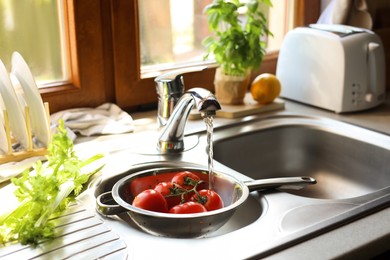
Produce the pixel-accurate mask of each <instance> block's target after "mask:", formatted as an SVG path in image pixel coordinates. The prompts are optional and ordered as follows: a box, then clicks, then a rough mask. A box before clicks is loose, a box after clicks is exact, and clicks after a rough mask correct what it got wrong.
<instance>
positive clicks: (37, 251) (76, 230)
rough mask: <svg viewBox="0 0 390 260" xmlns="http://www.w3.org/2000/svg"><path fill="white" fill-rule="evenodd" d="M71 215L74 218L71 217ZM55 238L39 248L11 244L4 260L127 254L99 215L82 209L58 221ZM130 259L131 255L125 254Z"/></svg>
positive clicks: (3, 256) (2, 249)
mask: <svg viewBox="0 0 390 260" xmlns="http://www.w3.org/2000/svg"><path fill="white" fill-rule="evenodd" d="M68 213H70V215H67V214H68ZM51 221H53V223H55V224H56V225H57V226H56V229H55V231H54V232H55V237H54V238H53V239H51V240H47V241H42V242H41V243H39V244H38V245H37V246H32V245H21V244H19V243H14V244H9V245H7V246H5V247H3V248H1V252H0V258H2V259H34V258H39V259H64V258H68V257H77V258H79V259H80V257H79V256H78V254H81V255H82V256H83V257H82V258H81V259H84V258H87V259H96V258H100V257H104V256H105V255H110V254H111V253H115V252H119V251H121V250H122V251H126V250H125V249H126V247H127V246H126V244H125V243H124V242H123V241H121V240H120V239H119V236H118V235H116V234H115V233H114V232H112V230H111V228H109V227H108V226H106V225H105V224H104V222H103V221H102V220H101V219H100V218H98V217H97V216H96V215H95V214H91V213H90V212H88V211H86V210H85V209H83V208H82V207H80V206H78V207H75V208H73V209H71V210H70V211H69V212H66V213H65V216H59V217H58V218H57V217H56V218H54V219H53V220H51ZM121 254H122V255H127V252H122V253H121Z"/></svg>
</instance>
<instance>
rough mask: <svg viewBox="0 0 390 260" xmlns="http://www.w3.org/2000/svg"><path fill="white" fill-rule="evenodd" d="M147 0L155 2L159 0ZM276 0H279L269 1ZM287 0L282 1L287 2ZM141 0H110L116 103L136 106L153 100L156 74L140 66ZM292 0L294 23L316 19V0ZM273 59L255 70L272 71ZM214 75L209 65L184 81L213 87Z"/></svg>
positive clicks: (318, 4)
mask: <svg viewBox="0 0 390 260" xmlns="http://www.w3.org/2000/svg"><path fill="white" fill-rule="evenodd" d="M149 1H155V2H158V1H162V0H149ZM186 1H189V0H186ZM279 1H282V0H277V1H272V2H279ZM290 1H291V0H287V1H282V2H285V3H289V2H290ZM141 2H142V3H141ZM144 2H145V1H135V0H132V1H126V0H122V1H121V0H117V1H112V14H113V17H112V21H113V27H112V28H113V40H114V41H113V53H114V63H115V65H114V68H115V70H114V79H115V87H116V93H115V97H116V102H117V104H118V105H119V106H121V107H125V108H126V107H128V108H129V109H136V107H137V106H139V105H143V104H147V103H154V104H155V103H156V91H155V87H154V83H153V77H154V76H156V75H155V74H150V73H149V74H148V76H145V75H143V74H142V71H141V69H140V68H141V62H142V59H141V55H140V53H141V51H142V50H141V49H142V46H141V44H140V42H141V41H142V38H141V37H140V30H142V29H143V28H142V26H139V24H138V21H140V23H142V21H141V16H142V14H141V12H138V10H139V8H140V6H141V5H142V4H143V3H144ZM196 2H202V1H200V0H199V1H196ZM203 2H205V1H203ZM293 2H294V14H296V15H294V18H293V26H297V25H303V24H308V23H310V22H315V21H316V20H317V18H318V16H319V10H320V1H319V0H294V1H293ZM141 8H142V7H141ZM194 10H196V9H194ZM194 12H196V11H194ZM163 13H167V14H169V13H170V12H169V11H166V12H163V11H161V12H160V14H159V16H161V14H163ZM129 14H134V20H132V19H129V17H131V15H129ZM279 19H281V20H282V21H283V26H284V24H285V21H286V20H287V19H286V18H285V16H282V17H279ZM290 19H292V18H290ZM154 44H155V45H158V44H159V41H157V40H156V41H154ZM276 61H277V52H272V53H271V54H270V55H268V56H267V57H265V60H264V62H263V65H262V67H261V69H260V70H259V71H258V72H255V73H260V72H264V71H268V72H275V69H276ZM213 79H214V69H213V68H210V69H207V70H206V71H202V72H198V73H190V74H187V75H186V78H185V82H186V87H187V88H191V87H199V86H200V87H204V88H208V89H210V90H213Z"/></svg>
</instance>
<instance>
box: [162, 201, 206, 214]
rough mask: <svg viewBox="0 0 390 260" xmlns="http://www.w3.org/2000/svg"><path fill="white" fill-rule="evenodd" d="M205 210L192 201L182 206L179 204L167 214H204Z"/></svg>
mask: <svg viewBox="0 0 390 260" xmlns="http://www.w3.org/2000/svg"><path fill="white" fill-rule="evenodd" d="M206 211H207V210H206V208H205V207H204V206H203V205H202V204H200V203H198V202H194V201H188V202H185V203H183V204H179V205H176V206H174V207H173V208H171V209H170V210H169V213H174V214H189V213H200V212H206Z"/></svg>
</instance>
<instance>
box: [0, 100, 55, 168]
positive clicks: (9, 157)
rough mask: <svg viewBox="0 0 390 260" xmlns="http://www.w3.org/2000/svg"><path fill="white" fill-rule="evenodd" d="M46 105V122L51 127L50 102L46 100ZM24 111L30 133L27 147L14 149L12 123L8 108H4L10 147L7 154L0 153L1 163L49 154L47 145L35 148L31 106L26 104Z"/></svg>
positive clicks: (28, 133)
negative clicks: (18, 149)
mask: <svg viewBox="0 0 390 260" xmlns="http://www.w3.org/2000/svg"><path fill="white" fill-rule="evenodd" d="M44 107H45V113H46V118H47V122H46V124H47V127H49V126H50V121H49V120H50V112H49V111H50V110H49V103H47V102H44ZM24 111H25V121H26V128H27V135H28V145H27V148H25V149H23V150H20V151H14V149H13V147H12V144H13V143H14V140H13V137H12V135H11V128H10V124H9V117H8V113H7V110H6V109H5V110H3V115H4V125H5V133H6V139H7V144H8V148H7V152H6V153H5V154H1V155H0V164H3V163H8V162H19V161H22V160H24V159H27V158H30V157H34V156H44V155H46V154H47V147H38V148H34V145H33V134H32V130H31V121H30V109H29V107H28V106H25V109H24ZM49 132H50V131H49Z"/></svg>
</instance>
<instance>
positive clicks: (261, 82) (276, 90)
mask: <svg viewBox="0 0 390 260" xmlns="http://www.w3.org/2000/svg"><path fill="white" fill-rule="evenodd" d="M281 88H282V87H281V84H280V81H279V79H278V78H277V77H276V76H275V75H273V74H270V73H263V74H260V75H258V76H257V77H256V78H255V79H254V80H253V81H252V84H251V88H250V90H251V94H252V97H253V99H254V100H256V101H257V102H259V103H260V104H269V103H272V101H274V99H275V98H276V97H278V96H279V94H280V90H281Z"/></svg>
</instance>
